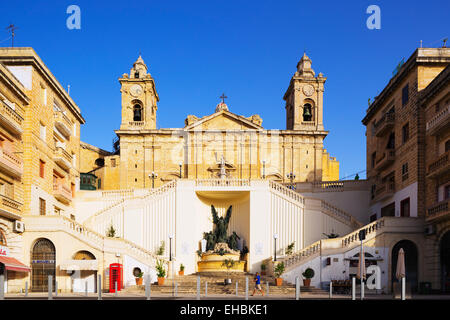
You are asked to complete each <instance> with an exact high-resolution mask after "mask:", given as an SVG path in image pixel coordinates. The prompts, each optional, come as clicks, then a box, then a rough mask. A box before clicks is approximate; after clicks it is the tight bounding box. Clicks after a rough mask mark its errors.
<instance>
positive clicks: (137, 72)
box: [134, 71, 139, 79]
mask: <svg viewBox="0 0 450 320" xmlns="http://www.w3.org/2000/svg"><path fill="white" fill-rule="evenodd" d="M134 77H135V78H136V79H138V78H139V71H136V72H135V73H134Z"/></svg>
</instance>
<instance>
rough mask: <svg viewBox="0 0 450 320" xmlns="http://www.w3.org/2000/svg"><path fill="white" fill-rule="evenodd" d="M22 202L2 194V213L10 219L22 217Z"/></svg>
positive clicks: (0, 206) (0, 202)
mask: <svg viewBox="0 0 450 320" xmlns="http://www.w3.org/2000/svg"><path fill="white" fill-rule="evenodd" d="M21 212H22V204H21V203H20V202H17V201H15V200H13V199H11V198H8V197H6V196H4V195H1V194H0V215H1V216H4V217H6V218H9V219H14V220H18V219H20V218H21V215H20V214H21Z"/></svg>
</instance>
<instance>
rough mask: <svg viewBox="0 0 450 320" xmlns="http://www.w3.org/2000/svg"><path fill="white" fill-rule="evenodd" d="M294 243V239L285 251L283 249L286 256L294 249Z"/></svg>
mask: <svg viewBox="0 0 450 320" xmlns="http://www.w3.org/2000/svg"><path fill="white" fill-rule="evenodd" d="M294 245H295V241H294V242H292V243H291V244H289V245H288V246H287V248H286V251H285V253H286V255H287V256H290V255H291V254H292V252H293V251H294Z"/></svg>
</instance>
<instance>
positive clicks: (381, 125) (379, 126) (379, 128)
mask: <svg viewBox="0 0 450 320" xmlns="http://www.w3.org/2000/svg"><path fill="white" fill-rule="evenodd" d="M394 125H395V113H394V112H389V113H385V114H384V115H383V116H382V117H381V119H380V120H378V122H376V123H375V126H374V127H375V135H376V136H377V137H381V136H383V135H384V134H386V133H387V132H388V131H389V130H390V129H392V128H393V127H394Z"/></svg>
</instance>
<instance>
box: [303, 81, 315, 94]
mask: <svg viewBox="0 0 450 320" xmlns="http://www.w3.org/2000/svg"><path fill="white" fill-rule="evenodd" d="M303 93H304V94H305V96H307V97H310V96H312V95H313V93H314V87H313V86H312V85H309V84H307V85H306V86H304V87H303Z"/></svg>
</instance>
